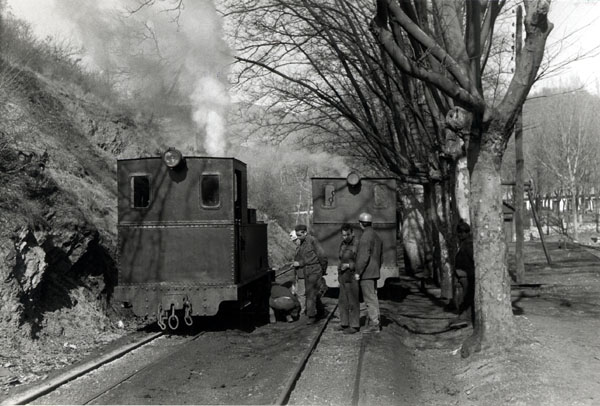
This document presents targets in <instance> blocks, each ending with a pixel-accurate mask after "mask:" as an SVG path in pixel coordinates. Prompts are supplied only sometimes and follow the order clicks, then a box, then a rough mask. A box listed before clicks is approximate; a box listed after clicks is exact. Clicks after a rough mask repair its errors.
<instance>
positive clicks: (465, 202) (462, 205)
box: [455, 157, 471, 224]
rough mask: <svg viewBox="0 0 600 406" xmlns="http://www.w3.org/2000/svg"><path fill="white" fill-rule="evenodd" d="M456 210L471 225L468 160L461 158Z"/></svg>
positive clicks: (458, 171)
mask: <svg viewBox="0 0 600 406" xmlns="http://www.w3.org/2000/svg"><path fill="white" fill-rule="evenodd" d="M455 176H456V188H455V195H456V210H457V211H458V215H459V216H460V218H461V219H463V220H464V221H465V222H467V223H469V224H471V215H470V214H469V188H470V186H469V183H470V179H469V170H468V169H467V158H466V157H463V158H460V159H459V160H458V161H457V162H456V175H455Z"/></svg>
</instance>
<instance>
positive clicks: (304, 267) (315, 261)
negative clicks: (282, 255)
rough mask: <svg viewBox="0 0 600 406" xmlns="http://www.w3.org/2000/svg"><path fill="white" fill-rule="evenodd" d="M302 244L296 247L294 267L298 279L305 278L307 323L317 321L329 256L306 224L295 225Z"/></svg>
mask: <svg viewBox="0 0 600 406" xmlns="http://www.w3.org/2000/svg"><path fill="white" fill-rule="evenodd" d="M295 231H296V236H297V237H298V240H299V241H300V244H299V245H298V247H297V248H296V255H295V256H294V264H293V265H294V267H295V268H296V275H297V277H298V279H299V280H300V279H304V288H305V289H306V315H307V316H308V321H307V324H314V323H316V321H317V301H318V300H319V295H318V292H319V281H320V279H321V277H322V276H323V272H324V271H325V270H326V269H327V256H326V255H325V251H324V250H323V248H322V247H321V244H319V242H318V241H317V240H316V239H315V238H314V237H313V236H311V235H308V229H307V227H306V226H305V225H304V224H298V225H297V226H296V227H295Z"/></svg>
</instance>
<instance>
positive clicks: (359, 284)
mask: <svg viewBox="0 0 600 406" xmlns="http://www.w3.org/2000/svg"><path fill="white" fill-rule="evenodd" d="M358 221H359V224H360V228H361V229H362V235H361V236H360V239H357V238H355V236H354V230H353V228H352V226H351V225H350V224H344V225H342V229H341V233H342V241H341V244H340V249H339V264H338V281H339V285H340V295H339V304H338V307H339V314H340V327H339V328H340V330H342V331H343V332H344V333H345V334H354V333H357V332H358V331H359V330H360V307H359V291H362V294H363V299H364V302H365V304H366V306H367V314H368V327H367V328H366V331H368V332H379V330H380V318H379V301H378V299H377V280H378V279H379V277H380V268H381V263H382V254H383V243H382V241H381V239H380V238H379V236H377V233H375V231H374V230H373V217H372V216H371V215H370V214H369V213H362V214H361V215H360V216H359V220H358ZM295 234H296V237H297V239H298V246H297V248H296V254H295V256H294V263H293V266H294V267H295V268H296V276H297V286H298V288H297V293H298V296H300V297H302V296H303V293H305V295H306V315H307V324H313V323H315V322H316V321H317V318H318V316H319V309H318V306H319V297H320V294H322V291H323V286H322V285H323V274H324V273H325V271H326V269H327V256H326V254H325V251H324V250H323V248H322V247H321V245H320V244H319V242H318V241H317V240H316V239H315V238H314V237H313V236H311V235H309V234H308V230H307V227H306V226H305V225H303V224H299V225H297V226H296V227H295Z"/></svg>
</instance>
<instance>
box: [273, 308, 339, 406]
mask: <svg viewBox="0 0 600 406" xmlns="http://www.w3.org/2000/svg"><path fill="white" fill-rule="evenodd" d="M336 309H337V305H335V307H334V308H333V310H332V311H330V312H329V315H328V316H327V318H326V319H325V323H323V325H321V327H319V331H318V333H317V335H316V336H315V337H314V338H313V339H312V341H311V343H310V345H309V346H308V348H307V349H306V351H305V352H304V354H303V356H302V358H301V359H300V362H299V363H298V365H296V368H295V369H294V371H293V372H292V375H291V376H290V377H289V378H288V380H287V381H286V383H285V386H284V388H283V391H282V392H281V394H280V395H279V397H278V398H277V401H276V402H275V404H276V405H287V402H288V400H289V398H290V395H291V393H292V391H293V390H294V386H295V385H296V383H297V382H298V379H300V376H301V375H302V371H303V370H304V367H305V366H306V363H307V362H308V360H309V358H310V356H311V355H312V354H313V352H314V350H315V348H316V346H317V344H318V343H319V340H320V339H321V337H322V336H323V333H324V332H325V329H326V328H327V326H328V325H329V321H330V320H331V318H332V317H333V314H334V313H335V311H336Z"/></svg>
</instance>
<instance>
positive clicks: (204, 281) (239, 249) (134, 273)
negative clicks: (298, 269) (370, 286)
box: [114, 148, 398, 330]
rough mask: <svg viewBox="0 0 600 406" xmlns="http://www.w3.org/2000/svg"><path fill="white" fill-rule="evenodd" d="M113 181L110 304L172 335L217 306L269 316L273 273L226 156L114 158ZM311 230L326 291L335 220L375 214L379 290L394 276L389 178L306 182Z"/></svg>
mask: <svg viewBox="0 0 600 406" xmlns="http://www.w3.org/2000/svg"><path fill="white" fill-rule="evenodd" d="M117 183H118V251H117V266H118V282H117V286H116V287H115V290H114V299H115V300H116V301H118V302H121V303H123V304H124V305H125V306H126V307H131V308H132V310H133V313H134V314H135V315H137V316H141V317H147V318H148V319H149V320H153V319H156V321H157V323H158V325H159V327H160V328H161V329H163V330H165V329H166V328H167V327H169V328H170V329H172V330H175V329H177V328H178V327H179V325H180V320H183V322H184V323H185V324H186V325H188V326H191V325H192V324H193V318H192V316H212V315H215V314H217V313H218V312H219V309H220V308H222V307H223V305H224V304H226V303H227V304H231V305H232V306H234V307H237V308H238V309H242V308H251V309H252V308H254V309H256V310H257V311H259V312H260V311H264V312H265V313H267V314H268V296H269V294H270V286H271V281H272V280H273V279H274V272H273V271H272V270H270V268H269V264H268V253H267V225H266V224H264V223H259V222H257V221H256V210H254V209H249V208H248V204H247V202H248V191H247V171H246V164H244V163H243V162H241V161H239V160H237V159H234V158H214V157H185V158H184V157H183V156H182V154H181V152H180V151H178V150H176V149H172V148H171V149H168V150H167V151H166V152H165V153H164V154H163V155H162V157H150V158H138V159H120V160H118V161H117ZM312 189H313V191H312V192H313V224H312V229H311V231H312V233H313V234H315V236H316V238H317V239H318V240H319V241H320V242H321V243H322V245H323V247H324V249H325V251H326V253H327V256H328V263H329V265H330V266H329V268H328V272H327V275H326V281H327V284H328V286H330V287H337V267H336V264H337V261H338V258H337V256H338V248H339V244H340V228H341V225H342V223H345V222H348V223H351V224H354V225H355V227H356V232H357V234H358V235H360V230H359V228H358V227H357V219H358V215H359V213H360V212H362V211H368V212H370V213H371V214H372V215H373V220H374V221H373V227H374V228H375V230H376V232H377V233H378V234H379V236H380V237H381V239H382V240H383V243H384V252H383V267H382V272H381V273H382V277H381V279H380V280H379V286H382V285H383V284H384V282H385V280H386V279H387V278H389V277H397V276H398V267H397V261H396V230H397V223H396V183H395V179H392V178H363V179H360V178H359V177H358V176H357V175H356V174H354V173H351V174H350V175H349V176H348V177H347V178H313V179H312Z"/></svg>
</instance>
